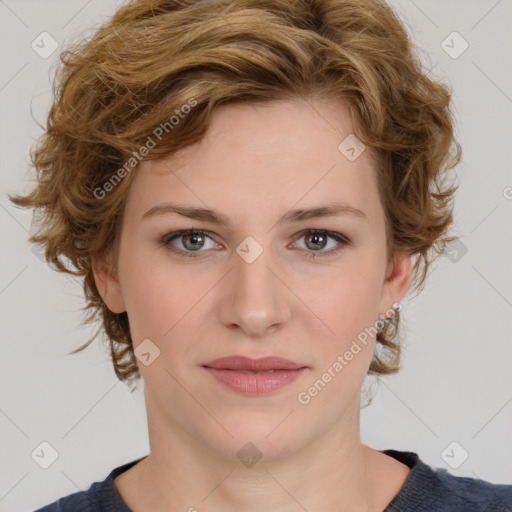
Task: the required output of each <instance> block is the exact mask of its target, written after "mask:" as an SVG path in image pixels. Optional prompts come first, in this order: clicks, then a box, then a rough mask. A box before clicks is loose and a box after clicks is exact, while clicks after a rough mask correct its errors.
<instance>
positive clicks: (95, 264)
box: [92, 253, 126, 313]
mask: <svg viewBox="0 0 512 512" xmlns="http://www.w3.org/2000/svg"><path fill="white" fill-rule="evenodd" d="M112 260H113V257H112V253H108V254H106V255H104V256H96V257H95V258H93V260H92V270H93V275H94V281H95V283H96V288H98V291H99V293H100V295H101V298H102V299H103V302H104V303H105V304H106V305H107V307H108V309H110V311H112V312H113V313H124V312H125V311H126V306H125V304H124V299H123V294H122V292H121V285H120V282H119V275H118V272H117V268H116V265H115V264H114V263H113V261H112Z"/></svg>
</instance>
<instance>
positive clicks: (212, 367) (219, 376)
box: [203, 356, 307, 395]
mask: <svg viewBox="0 0 512 512" xmlns="http://www.w3.org/2000/svg"><path fill="white" fill-rule="evenodd" d="M203 368H205V370H206V371H208V373H210V375H212V376H213V377H214V378H215V379H216V380H217V381H218V382H219V383H221V384H223V385H224V386H226V387H228V388H230V389H231V390H234V391H237V392H238V393H242V394H248V395H262V394H267V393H271V392H273V391H277V390H279V389H281V388H283V387H284V386H286V385H288V384H290V383H292V382H293V381H295V380H296V379H297V378H299V377H300V375H301V374H302V373H303V372H304V371H305V370H306V369H307V366H305V365H303V364H300V363H296V362H294V361H290V360H289V359H283V358H281V357H273V356H272V357H264V358H261V359H251V358H248V357H245V356H228V357H223V358H221V359H216V360H215V361H211V362H209V363H207V364H205V365H203Z"/></svg>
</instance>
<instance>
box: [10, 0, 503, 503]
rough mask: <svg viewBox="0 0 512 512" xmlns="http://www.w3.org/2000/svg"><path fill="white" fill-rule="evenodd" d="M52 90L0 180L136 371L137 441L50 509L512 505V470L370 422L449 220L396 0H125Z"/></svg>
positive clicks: (444, 104) (438, 150)
mask: <svg viewBox="0 0 512 512" xmlns="http://www.w3.org/2000/svg"><path fill="white" fill-rule="evenodd" d="M56 87H57V91H58V95H57V96H56V99H55V102H54V104H53V106H52V108H51V111H50V114H49V118H48V127H47V131H46V133H45V135H44V137H42V138H41V139H40V141H39V143H38V145H37V147H36V148H35V150H34V151H33V162H34V166H35V167H36V169H37V170H38V172H39V174H38V183H37V186H36V188H35V189H34V190H33V191H32V192H31V193H30V194H28V195H27V196H25V197H20V196H17V197H13V198H11V200H12V201H13V202H15V203H16V204H17V205H19V206H24V207H32V208H37V209H42V211H43V212H44V213H45V214H46V215H45V216H44V217H43V220H42V221H41V223H40V225H39V231H38V233H36V234H34V235H32V237H31V239H30V240H31V241H32V242H39V243H42V244H44V245H45V247H46V257H47V260H48V261H49V262H51V263H52V264H53V265H54V266H55V268H56V269H57V270H59V271H63V272H71V273H75V274H76V275H79V276H83V277H84V291H85V297H86V299H87V304H88V307H89V308H90V312H91V314H90V317H89V320H90V321H93V320H94V319H95V318H100V319H101V320H102V322H103V327H104V330H105V332H106V333H107V335H108V338H109V340H110V343H111V350H112V352H111V353H112V360H113V364H114V369H115V372H116V375H117V376H118V378H119V379H120V380H122V381H124V382H126V383H128V382H134V381H135V380H137V379H138V378H140V377H141V376H142V378H143V382H144V393H145V401H146V408H147V417H148V427H149V434H150V447H151V450H150V454H149V455H148V456H147V457H144V458H142V459H138V460H136V461H133V462H131V463H129V464H125V465H123V466H121V467H118V468H115V469H114V470H113V471H112V472H111V473H110V475H109V477H108V478H107V479H105V480H104V481H103V482H97V483H95V484H93V485H92V486H91V488H90V489H89V490H88V491H85V492H81V493H75V494H73V495H71V496H68V497H65V498H63V499H61V500H59V501H58V502H55V503H53V504H50V505H48V506H46V507H43V508H42V509H40V510H41V511H44V512H50V511H53V510H62V511H67V510H84V511H85V510H91V511H92V510H118V511H120V510H122V511H130V510H132V511H135V512H139V511H146V510H151V511H152V512H159V511H164V510H165V511H178V510H179V511H182V510H187V511H189V512H193V511H196V510H197V511H201V510H211V511H226V510H242V511H261V510H267V509H268V510H277V511H280V512H287V511H296V510H307V511H311V512H312V511H318V510H327V511H349V510H350V511H365V512H370V511H371V512H374V511H382V510H385V511H387V512H389V511H412V510H415V511H420V510H424V511H427V510H428V511H434V510H435V511H440V510H447V511H448V510H450V511H452V510H461V511H462V510H464V511H466V512H467V511H477V510H487V511H491V510H493V511H505V510H511V509H512V508H511V507H512V498H511V495H512V486H507V485H497V484H491V483H489V482H485V481H482V480H477V479H472V478H461V477H455V476H452V475H450V474H448V473H447V472H446V471H440V470H436V469H435V468H431V467H430V466H428V465H426V464H425V463H424V462H422V461H421V459H420V458H419V457H418V455H417V454H416V453H413V452H400V451H396V450H384V451H378V450H375V449H372V448H371V447H369V446H366V445H364V444H363V443H362V442H361V440H360V434H359V408H360V398H361V387H362V384H363V381H364V378H365V376H366V375H367V374H372V375H385V374H390V373H395V372H396V371H398V369H399V362H400V360H399V356H400V337H399V332H398V327H399V320H400V310H401V304H400V301H401V300H402V299H403V298H404V297H405V295H406V294H407V293H408V291H409V290H410V288H411V286H412V287H414V288H416V289H417V290H421V286H422V284H423V282H424V279H425V276H426V273H427V270H428V268H429V265H430V264H431V262H432V260H433V259H434V258H435V257H436V256H437V255H439V254H440V253H441V252H442V251H443V249H444V247H445V244H446V243H447V242H449V241H451V240H453V239H454V237H450V236H448V229H449V228H450V226H451V224H452V218H453V213H452V201H453V195H454V193H455V190H456V187H454V186H448V185H446V181H445V179H444V178H445V177H446V176H447V173H448V172H449V171H450V170H451V169H453V167H454V166H455V165H456V164H457V163H458V162H459V161H460V156H461V152H460V146H459V145H458V143H457V142H456V141H455V140H454V138H453V122H452V116H451V112H450V94H449V92H448V91H447V89H446V87H445V86H443V85H442V84H439V83H436V82H433V81H431V80H430V79H429V78H428V77H427V76H426V75H425V74H424V73H423V71H422V70H421V66H420V65H419V64H418V61H417V59H416V57H415V56H414V55H413V53H412V51H411V45H410V41H409V39H408V37H407V34H406V32H405V30H404V28H403V26H402V25H401V23H400V22H399V20H398V18H397V17H396V15H395V14H394V13H393V11H392V10H391V9H390V8H389V7H388V6H387V5H386V4H385V3H384V2H382V1H377V0H372V1H365V2H361V1H356V0H326V1H318V2H312V1H306V0H258V1H255V0H226V1H220V0H217V1H216V0H213V1H211V0H210V1H207V0H206V1H198V0H184V1H181V2H171V1H164V0H138V1H133V2H131V3H128V4H126V5H125V6H124V7H122V8H120V9H119V11H118V12H117V13H116V14H115V16H114V17H113V18H112V19H111V20H110V21H108V22H107V23H105V24H104V25H103V26H102V27H100V28H99V30H98V31H97V32H96V33H95V35H94V37H93V38H92V39H91V40H90V41H88V42H84V43H83V44H82V45H78V46H77V47H75V48H72V49H71V50H68V51H66V52H64V53H63V56H62V65H61V67H60V69H59V72H58V83H57V86H56ZM62 257H65V258H66V259H68V261H70V262H71V263H72V266H73V267H74V268H70V267H69V266H67V265H65V264H64V263H63V261H62V259H61V258H62ZM91 341H92V340H89V343H90V342H91ZM82 348H84V347H82Z"/></svg>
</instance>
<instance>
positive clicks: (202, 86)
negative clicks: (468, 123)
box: [9, 0, 461, 382]
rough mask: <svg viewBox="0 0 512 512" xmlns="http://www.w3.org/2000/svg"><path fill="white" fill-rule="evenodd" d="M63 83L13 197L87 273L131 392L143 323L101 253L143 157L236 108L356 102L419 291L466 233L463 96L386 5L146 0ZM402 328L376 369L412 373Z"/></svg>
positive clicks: (85, 45) (103, 31) (76, 54)
mask: <svg viewBox="0 0 512 512" xmlns="http://www.w3.org/2000/svg"><path fill="white" fill-rule="evenodd" d="M53 87H54V96H55V97H54V101H53V104H52V106H51V109H50V112H49V114H48V120H47V126H46V130H45V132H44V133H43V134H42V135H41V136H40V138H39V139H38V140H37V141H36V144H35V145H34V147H32V149H31V152H30V156H31V162H32V165H33V167H34V168H35V170H36V172H37V180H36V186H35V188H34V189H33V190H32V191H31V192H30V193H28V194H27V195H25V196H19V195H18V196H9V198H10V200H11V201H12V202H14V203H15V204H16V205H18V206H22V207H31V208H34V220H35V221H36V222H35V224H36V225H37V228H38V229H37V231H36V232H35V233H33V234H31V236H30V238H29V241H30V242H33V243H37V244H40V245H41V246H42V247H44V249H45V256H46V260H47V262H48V263H49V264H50V265H51V266H54V268H55V270H57V271H60V272H68V273H70V274H73V275H76V276H83V278H84V282H83V287H84V294H85V299H86V306H85V307H84V309H85V310H89V314H88V316H87V318H86V319H85V320H84V323H87V322H94V321H95V320H97V319H98V317H99V319H100V320H102V327H103V329H104V331H105V333H106V335H107V340H106V341H107V342H108V343H109V345H110V351H111V356H112V361H113V364H114V370H115V373H116V375H117V377H118V378H119V379H120V380H121V381H126V382H128V381H131V380H134V381H138V380H139V378H140V373H139V369H138V366H137V360H136V357H135V354H134V350H133V346H132V339H131V335H130V329H129V324H128V317H127V314H126V312H124V313H120V314H117V313H113V312H112V311H110V310H109V309H108V308H107V306H106V305H105V303H104V302H103V300H102V298H101V296H100V294H99V293H98V290H97V288H96V285H95V281H94V277H93V272H92V268H91V262H92V257H93V256H94V255H102V254H105V253H106V252H107V251H109V250H110V249H114V250H115V254H116V255H117V250H116V247H117V246H118V241H119V233H120V229H119V228H120V226H121V221H122V216H123V210H124V204H125V198H126V194H127V191H128V188H129V186H130V183H131V181H132V178H133V174H134V173H133V172H130V170H132V169H133V168H135V167H136V164H137V163H138V161H139V160H140V159H141V156H142V157H144V158H146V159H150V158H151V159H152V158H162V157H164V156H168V155H171V154H172V153H174V152H176V151H177V150H179V149H181V148H183V147H185V146H187V145H190V144H193V143H195V142H199V141H200V140H201V138H202V137H203V136H204V134H205V133H206V131H207V129H208V127H209V124H210V121H211V118H212V115H213V114H214V112H215V110H216V109H217V108H218V107H219V106H220V105H222V104H226V103H232V102H267V101H275V100H280V99H290V98H303V99H309V98H312V97H325V98H334V99H336V98H337V99H343V100H345V101H346V102H347V104H348V105H349V106H350V109H351V111H352V115H353V116H354V117H355V123H356V125H357V126H356V131H355V133H356V135H357V137H359V139H360V140H361V141H362V142H363V143H364V144H365V145H366V146H368V147H369V148H371V152H372V153H371V154H373V155H375V157H376V158H375V171H376V175H377V181H378V186H379V192H380V197H381V201H382V204H383V207H384V210H385V215H386V229H387V241H388V257H392V255H393V254H394V251H397V250H398V251H400V250H404V251H408V252H409V253H410V254H411V255H416V256H417V258H416V260H415V263H414V265H413V276H412V277H413V288H416V289H417V290H418V292H419V291H421V290H422V289H423V284H424V281H425V278H426V275H427V271H428V267H429V265H430V264H431V263H432V261H433V260H434V259H436V258H437V257H438V256H439V255H440V254H441V253H442V251H443V250H444V247H445V244H446V243H448V242H450V241H452V240H454V239H455V238H456V237H447V236H446V234H447V230H448V228H449V227H450V225H451V224H452V208H453V206H452V200H453V195H454V193H455V191H456V189H457V188H458V187H457V186H453V185H452V184H446V179H447V176H448V175H447V173H448V171H449V170H450V169H452V168H453V167H455V166H456V165H457V164H458V163H459V161H460V159H461V148H460V145H459V144H458V143H457V142H456V141H455V140H454V134H453V121H452V114H451V111H450V92H449V91H448V89H447V87H446V86H445V85H443V84H442V83H439V82H436V81H433V80H431V79H429V78H428V77H427V75H426V73H425V72H424V71H423V69H422V66H421V64H420V62H419V59H418V58H417V57H416V56H415V55H414V53H413V48H412V44H411V41H410V40H409V38H408V36H407V33H406V31H405V29H404V27H403V26H402V24H401V22H400V21H399V19H398V17H397V16H396V14H395V13H394V12H393V10H392V9H391V8H390V7H389V6H388V5H387V4H386V3H385V2H383V1H380V0H365V1H361V0H179V1H178V0H135V1H131V2H129V3H127V4H125V5H124V6H123V7H121V8H120V9H119V10H118V11H117V12H116V13H115V14H114V16H113V17H112V18H111V19H110V20H109V21H107V22H106V23H104V24H103V25H102V26H101V27H99V29H98V30H96V32H95V33H94V34H93V36H92V38H90V39H89V40H88V39H87V38H83V39H82V40H79V41H78V42H76V43H75V44H72V45H70V46H68V48H67V49H66V50H65V51H63V52H62V54H61V57H60V62H59V63H58V69H57V71H56V73H55V82H54V85H53ZM188 105H193V107H192V108H190V107H188ZM185 106H187V108H185ZM181 114H183V115H181ZM173 116H174V117H175V118H176V119H178V117H179V121H178V122H174V121H173ZM158 127H160V132H161V133H160V132H158V131H157V130H158ZM162 128H163V129H162ZM164 132H165V133H164ZM156 133H158V134H159V135H160V137H157V136H156ZM150 140H151V141H152V142H154V143H155V144H154V145H153V144H150V143H149V141H150ZM340 142H341V141H340ZM144 147H145V148H146V151H144V149H143V148H144ZM148 148H150V149H149V151H147V149H148ZM33 224H34V223H33ZM62 257H64V258H66V259H67V260H68V261H69V262H70V263H71V265H66V264H65V263H64V261H63V260H61V258H62ZM116 261H117V259H116ZM399 325H400V315H399V313H396V314H395V315H394V316H393V317H392V318H391V319H390V321H388V322H386V324H385V326H384V328H383V329H382V331H380V332H379V333H378V334H377V350H376V351H375V354H374V358H373V360H372V362H371V365H370V368H369V373H370V374H374V375H379V374H387V373H395V372H397V371H398V370H399V367H400V366H399V364H400V346H401V333H400V330H399ZM100 331H101V326H100V328H99V329H98V331H97V332H96V333H95V334H94V335H93V337H92V338H91V339H89V340H88V342H87V343H86V344H85V345H83V346H81V347H79V348H78V349H76V350H74V351H73V352H72V353H75V352H78V351H80V350H83V349H84V348H85V347H87V346H88V345H89V344H90V343H91V342H92V341H93V340H94V339H95V338H96V336H97V335H98V333H99V332H100Z"/></svg>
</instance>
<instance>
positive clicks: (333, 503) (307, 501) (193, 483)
mask: <svg viewBox="0 0 512 512" xmlns="http://www.w3.org/2000/svg"><path fill="white" fill-rule="evenodd" d="M147 405H149V404H147ZM356 405H357V407H354V408H353V411H352V413H351V414H349V415H348V416H351V420H352V421H351V422H349V423H348V425H349V427H347V428H340V426H339V425H335V426H334V427H333V428H332V429H331V431H329V432H326V433H325V434H324V435H323V436H322V437H321V438H319V439H317V440H316V441H315V442H313V443H309V444H307V445H305V446H303V447H302V448H300V449H298V450H294V451H293V452H291V453H290V454H288V455H286V456H282V455H281V454H280V455H279V456H275V457H274V458H272V457H269V456H266V454H265V453H263V454H262V457H261V459H259V460H257V461H256V462H255V463H253V464H252V465H251V464H250V462H248V461H246V464H243V463H242V462H241V461H240V460H239V459H238V458H237V457H226V456H225V455H224V454H222V453H219V452H218V451H213V449H212V447H211V445H206V444H201V443H200V442H199V441H198V440H197V438H196V437H194V436H193V435H191V434H189V433H187V432H185V431H184V430H183V429H181V428H180V427H179V426H178V425H176V424H175V423H172V424H170V423H169V419H168V418H166V422H165V421H164V420H163V419H162V418H155V416H154V415H153V416H151V418H152V421H150V422H149V423H148V426H149V438H150V445H151V454H150V455H149V456H148V457H147V458H146V459H145V460H144V461H143V462H141V463H140V464H139V466H141V467H140V469H141V472H140V473H141V474H140V475H139V476H140V478H139V481H140V482H144V486H145V488H146V489H149V488H150V489H151V490H152V491H151V495H152V500H153V501H152V503H151V510H154V511H155V512H158V511H159V510H162V511H163V510H166V511H178V510H179V511H183V510H186V511H188V512H195V511H197V512H201V511H202V510H209V511H212V512H221V511H223V512H225V511H226V510H242V511H244V512H253V511H254V512H256V511H261V510H263V509H269V510H279V511H280V512H292V511H293V512H297V511H298V510H308V511H312V510H337V511H340V512H345V511H347V512H348V511H354V510H357V511H361V512H373V511H374V510H379V509H378V508H377V507H376V506H375V503H376V497H375V496H374V495H373V494H372V493H374V489H375V488H376V486H375V483H376V479H375V473H374V466H375V464H374V462H375V456H374V453H378V452H375V451H374V450H371V449H370V448H368V447H367V446H365V445H363V444H362V443H361V441H360V438H359V407H358V405H359V404H356ZM244 444H245V443H240V446H243V445H244ZM249 451H250V450H249ZM269 453H270V451H269ZM384 457H385V456H384ZM253 462H254V461H253ZM149 482H150V484H148V483H149ZM380 510H382V508H380Z"/></svg>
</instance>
